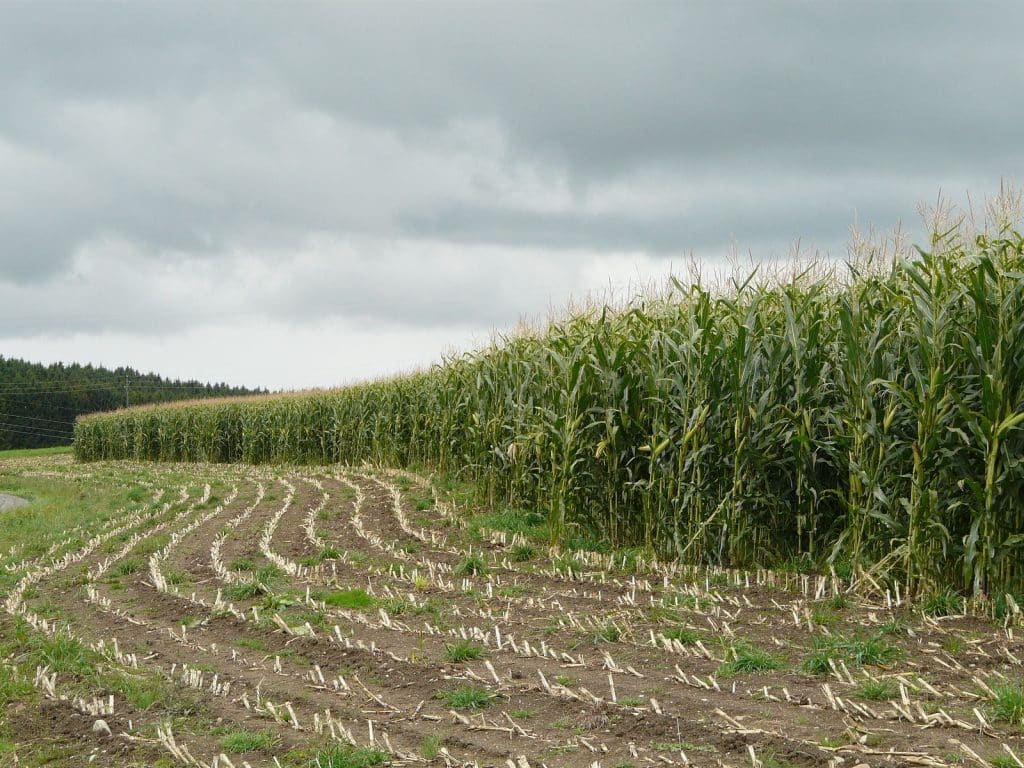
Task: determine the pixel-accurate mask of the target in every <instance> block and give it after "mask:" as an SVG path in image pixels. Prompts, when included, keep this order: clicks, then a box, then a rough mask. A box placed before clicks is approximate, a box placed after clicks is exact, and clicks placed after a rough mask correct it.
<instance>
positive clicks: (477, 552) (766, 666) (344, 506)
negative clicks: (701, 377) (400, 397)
mask: <svg viewBox="0 0 1024 768" xmlns="http://www.w3.org/2000/svg"><path fill="white" fill-rule="evenodd" d="M26 489H32V490H34V493H33V498H35V497H36V496H40V497H44V498H45V497H47V494H50V497H51V498H54V499H57V500H61V499H64V500H69V501H66V503H64V502H62V503H63V504H64V506H63V507H62V506H61V504H58V503H56V502H55V503H54V505H53V509H54V510H57V509H58V507H59V508H61V509H63V510H64V511H63V512H61V513H60V514H68V515H72V517H70V518H69V519H70V520H72V521H76V522H73V524H72V523H68V524H67V525H66V527H64V528H61V529H55V530H52V532H51V534H50V535H49V537H46V536H42V535H37V534H35V533H33V530H34V529H33V528H32V524H33V523H32V520H33V518H32V517H31V515H32V514H34V513H33V512H32V511H33V510H36V509H37V504H33V505H32V506H30V507H27V508H25V509H26V510H28V512H26V514H27V515H29V517H28V518H26V522H24V528H18V527H17V526H14V527H12V525H11V524H8V525H7V526H6V527H5V528H3V529H2V530H0V545H2V547H3V554H2V566H3V568H2V573H0V579H2V580H0V587H2V594H3V600H4V603H3V607H4V609H5V610H4V612H3V618H2V623H0V632H2V634H0V639H2V646H0V648H2V654H3V656H4V659H3V666H2V668H0V669H2V678H0V683H2V684H0V705H2V707H3V708H4V711H5V712H6V715H5V722H4V723H3V726H2V729H0V763H3V764H5V765H7V764H12V765H13V764H18V765H38V764H44V763H46V764H58V765H68V766H74V765H87V764H100V765H112V766H122V765H123V766H129V765H132V766H134V765H168V766H169V765H203V766H237V768H242V766H245V765H250V766H253V768H255V767H256V766H274V765H281V766H305V765H317V764H319V765H321V766H324V768H327V767H328V766H333V767H334V768H341V767H344V766H368V765H378V764H379V765H385V764H394V765H412V764H435V765H449V766H462V765H478V766H512V767H513V768H521V767H523V766H543V765H547V766H588V767H589V766H603V767H604V768H612V767H617V768H625V766H642V765H696V766H722V765H726V766H751V765H752V766H765V767H766V768H771V767H773V766H818V765H836V766H839V765H842V766H865V765H866V766H947V765H961V764H963V765H985V766H1013V765H1018V766H1019V765H1024V762H1021V758H1020V757H1019V756H1021V755H1024V743H1022V742H1024V740H1022V736H1021V729H1022V726H1024V703H1022V701H1024V693H1022V691H1021V684H1022V680H1024V641H1022V639H1021V637H1020V635H1021V630H1020V629H1019V628H1018V627H1016V626H1015V624H1016V623H1017V622H1018V621H1019V611H1016V607H1015V606H1010V607H1009V608H1008V609H1007V614H1006V618H1005V619H1004V620H1003V621H1002V622H998V621H996V622H994V621H992V620H990V619H988V618H982V617H976V616H966V615H961V611H962V610H963V603H962V602H961V601H960V600H959V599H956V598H953V597H952V596H950V597H949V599H947V600H945V601H942V600H933V602H931V603H929V604H928V605H925V606H923V609H924V610H922V606H918V607H917V608H915V609H911V608H909V607H908V606H906V605H904V604H902V601H901V599H900V596H899V595H897V594H892V593H886V592H884V591H882V590H881V589H874V588H873V587H872V585H871V584H866V583H861V584H857V585H851V584H848V583H846V582H843V581H840V580H838V579H835V578H832V577H830V576H819V575H813V574H801V573H793V572H773V571H765V570H758V571H736V570H723V569H718V568H695V567H691V566H679V565H674V564H668V563H658V562H650V561H647V560H645V559H644V558H643V557H642V556H637V555H636V554H635V553H625V554H621V555H616V554H598V553H594V552H582V551H580V552H569V551H562V552H556V551H552V550H548V549H547V548H546V547H545V546H544V545H543V544H541V543H539V542H538V541H535V540H530V539H529V538H527V537H526V536H524V535H522V534H518V535H513V534H512V533H510V532H509V531H501V530H487V529H486V528H484V527H482V523H481V520H480V518H478V517H475V516H474V514H473V510H472V509H463V508H460V507H457V506H455V505H453V504H450V503H449V502H448V500H447V499H446V497H445V495H444V494H442V493H441V491H440V490H439V489H437V488H435V487H434V486H433V485H432V484H431V480H430V479H429V478H427V477H423V476H419V475H416V474H413V473H411V472H407V471H391V470H386V469H380V468H371V467H363V468H352V467H344V466H333V467H317V468H273V467H252V466H240V465H224V464H221V465H213V464H209V465H207V464H188V465H185V464H125V463H102V462H100V463H92V464H85V465H81V464H74V463H72V462H71V461H70V459H69V458H68V457H65V456H51V457H40V458H22V459H16V460H10V461H5V462H0V490H5V491H11V492H14V493H17V492H19V491H25V490H26ZM76 509H77V510H79V511H78V512H77V513H75V510H76ZM69 510H70V511H69ZM22 511H23V510H19V512H22ZM37 514H38V515H42V514H43V513H42V512H40V513H37ZM53 514H58V512H56V511H54V512H53ZM75 514H77V517H76V516H74V515H75ZM490 519H492V518H488V520H490ZM925 610H926V611H927V612H928V613H930V614H932V615H926V614H925V612H924V611H925ZM101 722H102V725H101V724H100V723H101ZM12 755H14V756H17V757H16V758H12V757H11V756H12ZM54 755H56V756H57V757H56V758H54ZM5 760H6V761H7V762H4V761H5ZM15 760H17V762H14V761H15ZM47 760H49V762H47ZM54 760H56V762H54ZM317 761H319V763H318V762H317Z"/></svg>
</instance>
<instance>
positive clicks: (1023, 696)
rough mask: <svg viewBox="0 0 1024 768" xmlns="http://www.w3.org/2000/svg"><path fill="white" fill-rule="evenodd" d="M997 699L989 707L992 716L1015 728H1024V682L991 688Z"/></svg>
mask: <svg viewBox="0 0 1024 768" xmlns="http://www.w3.org/2000/svg"><path fill="white" fill-rule="evenodd" d="M989 687H990V688H991V689H992V692H993V693H994V694H995V695H996V698H995V699H994V700H993V701H992V703H991V704H990V705H989V708H990V711H991V713H992V716H993V717H994V718H995V719H996V720H1002V721H1004V722H1007V723H1010V724H1011V725H1015V726H1024V682H1020V683H995V684H993V685H990V686H989Z"/></svg>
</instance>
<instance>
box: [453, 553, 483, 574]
mask: <svg viewBox="0 0 1024 768" xmlns="http://www.w3.org/2000/svg"><path fill="white" fill-rule="evenodd" d="M452 573H454V574H455V575H456V576H483V575H484V574H486V573H487V561H486V560H484V558H483V556H482V555H476V554H468V555H466V556H465V557H464V558H462V560H460V561H459V563H458V564H457V565H456V566H455V568H454V570H453V571H452Z"/></svg>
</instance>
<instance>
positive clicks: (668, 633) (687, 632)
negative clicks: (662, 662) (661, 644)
mask: <svg viewBox="0 0 1024 768" xmlns="http://www.w3.org/2000/svg"><path fill="white" fill-rule="evenodd" d="M659 632H660V633H661V634H662V635H664V636H665V637H667V638H668V639H669V640H678V641H679V642H680V643H682V644H683V645H695V644H696V643H697V642H698V641H700V639H701V633H700V632H696V631H694V630H692V629H685V628H684V627H667V628H666V629H662V630H659Z"/></svg>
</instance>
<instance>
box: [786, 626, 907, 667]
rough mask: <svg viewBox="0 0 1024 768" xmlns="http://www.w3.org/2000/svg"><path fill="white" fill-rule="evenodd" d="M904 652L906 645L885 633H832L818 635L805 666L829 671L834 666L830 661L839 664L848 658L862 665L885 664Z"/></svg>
mask: <svg viewBox="0 0 1024 768" xmlns="http://www.w3.org/2000/svg"><path fill="white" fill-rule="evenodd" d="M902 655H903V651H902V649H901V648H900V647H899V646H896V645H893V644H892V643H890V642H889V641H888V640H886V639H885V637H884V636H883V635H882V634H881V633H879V634H875V635H871V636H870V637H857V638H848V637H844V636H843V635H832V636H829V637H818V638H815V640H814V642H813V644H812V645H811V653H810V655H809V656H808V657H807V658H806V659H805V660H804V663H803V669H804V671H805V672H810V673H811V674H814V675H826V674H828V673H829V672H830V671H831V668H832V666H831V664H830V663H829V662H830V661H832V662H834V663H836V664H838V663H839V662H840V661H844V662H846V663H847V664H848V665H854V666H858V667H859V666H863V665H865V664H869V665H873V666H885V665H886V664H891V663H892V662H894V661H896V660H897V659H899V658H900V657H901V656H902Z"/></svg>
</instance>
